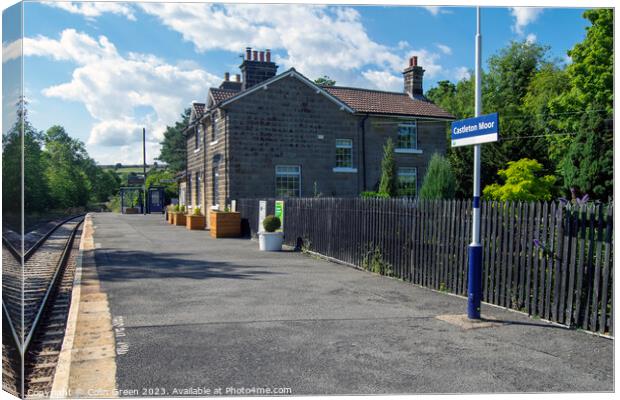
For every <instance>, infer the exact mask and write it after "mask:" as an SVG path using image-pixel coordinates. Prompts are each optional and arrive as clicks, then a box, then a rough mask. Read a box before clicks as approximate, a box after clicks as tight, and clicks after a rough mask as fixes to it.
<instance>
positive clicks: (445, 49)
mask: <svg viewBox="0 0 620 400" xmlns="http://www.w3.org/2000/svg"><path fill="white" fill-rule="evenodd" d="M435 45H436V46H437V48H438V49H439V50H441V52H442V53H443V54H446V55H450V54H452V49H451V48H450V47H449V46H446V45H445V44H441V43H437V44H435Z"/></svg>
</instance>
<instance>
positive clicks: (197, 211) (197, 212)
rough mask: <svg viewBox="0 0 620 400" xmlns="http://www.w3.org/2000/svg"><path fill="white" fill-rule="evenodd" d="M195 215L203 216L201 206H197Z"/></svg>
mask: <svg viewBox="0 0 620 400" xmlns="http://www.w3.org/2000/svg"><path fill="white" fill-rule="evenodd" d="M194 215H196V216H201V215H202V213H201V212H200V206H196V208H194Z"/></svg>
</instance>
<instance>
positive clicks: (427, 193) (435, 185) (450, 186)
mask: <svg viewBox="0 0 620 400" xmlns="http://www.w3.org/2000/svg"><path fill="white" fill-rule="evenodd" d="M455 192H456V178H455V177H454V173H453V172H452V166H451V165H450V162H449V161H448V160H446V159H445V158H444V157H442V156H440V155H439V154H437V153H435V154H433V156H432V157H431V161H430V162H429V164H428V169H427V171H426V176H425V177H424V182H423V183H422V188H421V189H420V198H421V199H426V200H441V199H452V198H454V193H455Z"/></svg>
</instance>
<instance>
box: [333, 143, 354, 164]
mask: <svg viewBox="0 0 620 400" xmlns="http://www.w3.org/2000/svg"><path fill="white" fill-rule="evenodd" d="M336 167H338V168H353V140H351V139H336Z"/></svg>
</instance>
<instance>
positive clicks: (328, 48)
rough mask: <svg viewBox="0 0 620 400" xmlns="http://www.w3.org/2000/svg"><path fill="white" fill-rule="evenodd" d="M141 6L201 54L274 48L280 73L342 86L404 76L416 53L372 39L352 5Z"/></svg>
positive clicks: (432, 68)
mask: <svg viewBox="0 0 620 400" xmlns="http://www.w3.org/2000/svg"><path fill="white" fill-rule="evenodd" d="M140 7H142V9H143V10H144V11H145V12H147V13H150V14H152V15H155V16H156V17H157V18H159V19H160V20H161V22H162V23H163V24H164V25H165V26H167V27H169V28H170V29H173V30H175V31H177V32H179V33H180V34H181V35H182V36H183V38H184V39H185V40H186V41H189V42H191V43H193V45H194V47H195V48H196V50H197V51H198V52H206V51H209V50H226V51H230V52H235V53H237V54H240V53H243V51H244V49H245V47H247V46H249V47H253V48H259V49H265V48H268V49H272V50H273V51H274V60H275V61H276V62H277V63H278V64H279V65H280V68H281V69H280V71H282V69H288V68H290V67H295V69H297V70H298V71H300V72H301V73H302V74H304V75H306V76H308V77H309V78H315V77H318V76H322V75H328V76H330V77H332V78H334V79H336V80H337V82H338V84H352V83H354V82H359V76H360V74H361V72H360V71H362V70H369V69H370V70H376V71H388V72H389V73H391V74H398V73H400V72H401V71H402V70H403V69H404V68H405V66H406V65H407V59H408V57H409V56H411V55H412V54H415V53H412V51H411V50H410V49H409V44H408V43H407V42H404V41H402V42H400V43H399V44H398V47H397V48H395V49H394V48H390V47H388V46H385V45H383V44H380V43H377V42H376V41H374V40H372V39H371V38H370V37H369V36H368V34H367V32H366V29H365V27H364V25H363V23H362V20H361V16H360V14H359V13H358V12H357V11H356V10H354V9H353V8H350V7H327V6H315V5H265V4H261V5H254V4H234V5H213V4H204V3H203V4H196V3H193V4H187V3H185V4H176V3H142V4H140ZM425 53H426V59H427V60H428V61H430V62H432V63H433V64H423V66H424V68H425V69H426V70H427V71H428V73H429V75H432V74H433V73H435V72H436V71H437V70H438V69H441V66H439V65H437V64H436V62H437V61H438V57H437V56H433V57H431V56H430V55H431V54H432V53H431V52H428V51H425ZM422 58H424V57H421V59H422ZM421 61H422V60H421ZM387 88H388V87H384V89H387Z"/></svg>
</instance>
